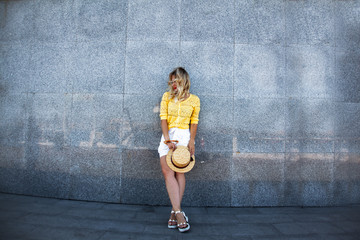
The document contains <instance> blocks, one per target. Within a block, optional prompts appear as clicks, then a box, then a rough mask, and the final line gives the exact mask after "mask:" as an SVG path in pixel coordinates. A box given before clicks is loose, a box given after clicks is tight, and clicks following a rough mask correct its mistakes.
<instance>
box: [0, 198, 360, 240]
mask: <svg viewBox="0 0 360 240" xmlns="http://www.w3.org/2000/svg"><path fill="white" fill-rule="evenodd" d="M0 203H1V204H0V239H1V240H13V239H14V240H16V239H49V240H55V239H66V240H70V239H86V240H92V239H96V240H105V239H217V240H218V239H249V240H250V239H253V240H260V239H261V240H264V239H273V240H275V239H276V240H282V239H292V240H295V239H296V240H300V239H307V240H308V239H317V240H318V239H324V240H325V239H326V240H333V239H339V240H340V239H341V240H350V239H351V240H355V239H356V240H359V239H360V205H353V206H345V207H326V208H325V207H323V208H300V207H276V208H209V207H207V208H205V207H186V208H184V211H185V212H186V214H187V215H188V216H189V222H190V224H191V230H190V231H189V232H187V233H180V232H179V231H178V230H177V229H168V228H167V220H168V217H169V214H170V207H163V206H155V207H154V206H139V205H123V204H110V203H95V202H84V201H70V200H58V199H49V198H40V197H28V196H19V195H12V194H3V193H0Z"/></svg>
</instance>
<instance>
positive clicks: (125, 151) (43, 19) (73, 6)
mask: <svg viewBox="0 0 360 240" xmlns="http://www.w3.org/2000/svg"><path fill="white" fill-rule="evenodd" d="M359 29H360V2H359V1H342V0H333V1H327V0H309V1H292V0H282V1H278V0H266V1H265V0H256V1H255V0H241V1H233V0H225V1H224V0H211V1H209V0H175V1H167V0H154V1H145V0H132V1H128V0H121V1H118V0H94V1H84V0H73V1H65V0H61V1H46V0H29V1H24V0H22V1H0V111H1V112H0V191H1V192H8V193H17V194H28V195H35V196H43V197H54V198H65V199H80V200H88V201H104V202H114V203H128V204H149V205H169V204H170V201H169V199H168V195H167V192H166V188H165V183H164V178H163V176H162V173H161V168H160V164H159V156H158V152H157V148H158V145H159V142H160V137H161V134H162V132H161V127H160V121H159V111H160V101H161V97H162V94H163V93H164V92H165V91H166V90H167V88H168V85H167V81H168V74H169V72H170V71H171V70H172V69H173V68H175V67H177V66H183V67H185V68H186V69H187V71H188V72H189V74H190V79H191V93H193V94H196V95H197V96H199V97H200V100H201V111H200V122H199V126H198V131H197V136H196V139H195V142H196V159H197V162H196V165H195V167H194V169H193V170H192V171H191V172H190V173H187V174H186V176H187V185H186V192H185V195H184V199H183V205H186V206H227V207H228V206H333V205H346V204H359V203H360V192H359V189H360V175H359V172H360V170H359V168H360V162H359V159H360V157H359V153H360V78H359V76H360V70H359V69H360V68H359V58H360V50H359V49H360V38H359V36H360V31H359Z"/></svg>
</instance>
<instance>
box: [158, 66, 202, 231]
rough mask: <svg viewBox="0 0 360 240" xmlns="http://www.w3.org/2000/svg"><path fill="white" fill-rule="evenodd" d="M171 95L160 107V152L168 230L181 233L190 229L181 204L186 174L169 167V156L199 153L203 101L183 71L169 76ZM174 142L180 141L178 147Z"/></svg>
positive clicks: (163, 98) (182, 69) (175, 71)
mask: <svg viewBox="0 0 360 240" xmlns="http://www.w3.org/2000/svg"><path fill="white" fill-rule="evenodd" d="M168 85H169V91H167V92H165V93H164V95H163V97H162V100H161V107H160V119H161V129H162V133H163V134H162V137H161V141H160V146H159V149H158V152H159V155H160V164H161V169H162V173H163V175H164V178H165V185H166V190H167V192H168V194H169V198H170V202H171V205H172V210H171V213H170V219H169V222H168V228H178V230H179V231H180V232H185V231H188V230H189V229H190V224H189V222H188V218H187V216H186V215H185V213H184V211H182V210H181V200H182V198H183V195H184V191H185V174H184V173H179V172H174V171H173V170H171V169H170V168H169V166H168V165H167V163H166V155H167V153H168V152H169V150H170V149H172V150H175V149H176V146H187V147H188V149H189V151H190V154H191V156H192V155H194V153H195V136H196V131H197V124H198V121H199V112H200V99H199V98H198V97H197V96H195V95H193V94H190V91H189V90H190V78H189V74H188V73H187V72H186V70H185V69H184V68H182V67H178V68H176V69H174V70H173V71H172V72H171V73H170V74H169V82H168ZM172 140H177V141H178V143H175V142H173V141H172Z"/></svg>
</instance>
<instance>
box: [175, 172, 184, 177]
mask: <svg viewBox="0 0 360 240" xmlns="http://www.w3.org/2000/svg"><path fill="white" fill-rule="evenodd" d="M175 174H176V178H185V173H179V172H177V173H175Z"/></svg>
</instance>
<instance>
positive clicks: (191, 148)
mask: <svg viewBox="0 0 360 240" xmlns="http://www.w3.org/2000/svg"><path fill="white" fill-rule="evenodd" d="M197 126H198V125H197V124H190V141H189V144H188V148H189V151H190V154H191V156H192V155H194V154H195V137H196V131H197Z"/></svg>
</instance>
